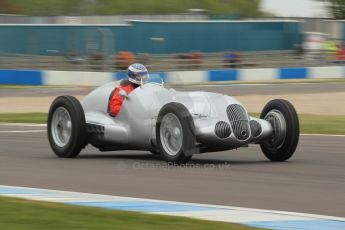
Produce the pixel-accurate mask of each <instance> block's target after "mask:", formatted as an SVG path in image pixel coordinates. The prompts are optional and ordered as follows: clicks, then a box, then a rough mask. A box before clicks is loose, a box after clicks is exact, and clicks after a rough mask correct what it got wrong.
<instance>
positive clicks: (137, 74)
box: [109, 63, 149, 117]
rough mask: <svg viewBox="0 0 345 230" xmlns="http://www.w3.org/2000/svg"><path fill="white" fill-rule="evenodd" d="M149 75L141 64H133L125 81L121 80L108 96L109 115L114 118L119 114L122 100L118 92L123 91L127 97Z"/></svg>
mask: <svg viewBox="0 0 345 230" xmlns="http://www.w3.org/2000/svg"><path fill="white" fill-rule="evenodd" d="M148 78H149V73H148V71H147V69H146V67H145V66H144V65H142V64H139V63H135V64H132V65H130V66H129V67H128V69H127V79H123V80H122V81H121V82H120V85H119V86H117V87H116V88H115V89H114V91H113V94H112V95H111V96H110V97H111V99H110V102H109V114H110V116H113V117H116V116H117V114H118V113H119V112H120V109H121V106H122V103H123V101H124V98H123V97H121V96H120V95H119V92H120V90H124V91H125V92H126V93H127V95H129V94H130V93H131V92H132V91H133V90H134V89H135V88H137V87H138V86H140V85H143V84H145V83H146V81H147V80H148Z"/></svg>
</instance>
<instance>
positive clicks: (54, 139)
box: [47, 96, 86, 158]
mask: <svg viewBox="0 0 345 230" xmlns="http://www.w3.org/2000/svg"><path fill="white" fill-rule="evenodd" d="M47 129H48V139H49V143H50V146H51V148H52V150H53V151H54V153H55V154H56V155H57V156H59V157H66V158H72V157H76V156H77V155H78V154H79V153H80V151H81V149H82V148H84V147H85V145H86V122H85V115H84V110H83V108H82V106H81V105H80V103H79V101H78V100H77V99H76V98H74V97H72V96H60V97H57V98H56V99H55V100H54V101H53V103H52V105H51V107H50V110H49V115H48V125H47Z"/></svg>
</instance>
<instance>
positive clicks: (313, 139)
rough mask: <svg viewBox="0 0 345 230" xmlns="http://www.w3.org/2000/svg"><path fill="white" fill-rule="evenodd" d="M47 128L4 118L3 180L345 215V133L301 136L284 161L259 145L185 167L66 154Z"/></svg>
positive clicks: (135, 157)
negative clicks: (52, 143)
mask: <svg viewBox="0 0 345 230" xmlns="http://www.w3.org/2000/svg"><path fill="white" fill-rule="evenodd" d="M44 130H45V127H40V126H37V127H36V126H32V127H31V126H28V127H26V126H10V125H0V146H1V147H0V184H2V185H12V186H27V187H38V188H48V189H58V190H69V191H77V192H89V193H98V194H109V195H120V196H131V197H142V198H152V199H162V200H173V201H183V202H196V203H208V204H220V205H231V206H241V207H249V208H262V209H274V210H282V211H294V212H307V213H314V214H323V215H332V216H339V217H345V209H344V207H345V151H344V149H345V137H344V136H301V139H300V144H299V147H298V149H297V152H296V154H295V155H294V156H293V158H292V159H291V160H290V161H288V162H284V163H272V162H269V161H267V160H266V159H265V158H264V156H263V154H262V153H261V151H260V148H259V147H258V146H255V145H253V146H251V147H249V148H243V149H239V150H234V151H227V152H220V153H208V154H202V155H196V156H194V157H193V159H192V161H191V162H190V163H191V164H190V165H188V166H184V167H179V166H167V164H166V163H164V162H163V161H161V160H160V158H159V157H156V156H152V155H151V154H150V153H148V152H139V151H121V152H110V153H101V152H99V151H98V150H97V149H94V148H92V147H87V148H86V149H85V150H84V151H83V152H82V154H81V155H80V156H79V157H78V158H75V159H59V158H57V157H55V156H54V155H53V153H52V151H51V150H50V147H49V144H48V141H47V138H46V133H45V131H44ZM16 131H24V132H16ZM25 131H26V132H25Z"/></svg>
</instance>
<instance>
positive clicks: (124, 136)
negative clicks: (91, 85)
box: [47, 82, 299, 163]
mask: <svg viewBox="0 0 345 230" xmlns="http://www.w3.org/2000/svg"><path fill="white" fill-rule="evenodd" d="M118 84H119V82H110V83H107V84H105V85H103V86H100V87H98V88H96V89H95V90H94V91H92V92H91V93H90V94H88V95H87V96H86V97H85V99H84V100H83V101H82V103H80V102H79V101H78V100H77V99H76V98H74V97H72V96H59V97H57V98H56V99H55V100H54V102H53V103H52V105H51V107H50V110H49V115H48V126H47V129H48V139H49V143H50V146H51V148H52V150H53V151H54V153H55V154H56V155H57V156H59V157H65V158H72V157H76V156H77V155H78V154H79V153H80V151H81V150H82V149H83V148H84V147H85V146H86V145H88V144H91V145H93V146H94V147H96V148H98V149H99V150H100V151H117V150H145V151H151V152H152V153H153V154H156V155H160V156H161V157H162V158H163V159H165V160H166V161H168V162H174V163H185V162H186V161H188V160H190V159H191V157H192V155H193V154H199V153H205V152H217V151H224V150H230V149H237V148H240V147H247V146H248V145H249V144H259V145H260V147H261V149H262V151H263V153H264V154H265V156H266V157H267V158H268V159H270V160H272V161H285V160H287V159H289V158H290V157H291V156H292V155H293V153H294V152H295V150H296V147H297V144H298V139H299V121H298V116H297V113H296V111H295V109H294V107H293V106H292V105H291V103H289V102H288V101H286V100H282V99H276V100H272V101H270V102H268V103H267V105H266V106H265V107H264V108H263V110H262V113H261V115H260V118H256V117H252V116H250V115H249V114H248V111H247V110H246V109H245V108H244V107H243V105H242V104H241V103H240V102H238V101H237V100H236V99H235V98H233V97H230V96H228V95H223V94H219V93H210V92H179V91H176V90H174V89H168V88H166V87H164V85H163V84H162V83H155V82H148V83H146V84H144V85H142V86H140V87H138V88H136V89H135V90H134V91H133V92H131V93H130V94H129V95H127V94H126V92H125V91H122V90H121V91H120V96H121V97H123V98H125V100H124V103H123V105H122V108H121V110H120V112H119V114H118V115H117V116H116V117H112V116H110V115H109V107H108V106H109V100H110V96H111V95H112V92H113V91H114V88H115V87H116V86H117V85H118Z"/></svg>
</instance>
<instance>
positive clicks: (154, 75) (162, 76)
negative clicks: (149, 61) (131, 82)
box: [113, 72, 167, 83]
mask: <svg viewBox="0 0 345 230" xmlns="http://www.w3.org/2000/svg"><path fill="white" fill-rule="evenodd" d="M125 78H127V72H118V73H114V74H113V79H114V80H122V79H125ZM162 80H163V81H164V82H166V80H167V73H165V72H151V73H150V81H151V82H157V83H161V81H162Z"/></svg>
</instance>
